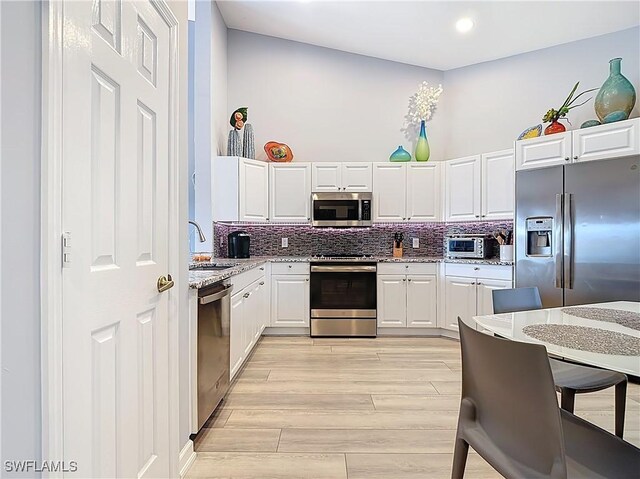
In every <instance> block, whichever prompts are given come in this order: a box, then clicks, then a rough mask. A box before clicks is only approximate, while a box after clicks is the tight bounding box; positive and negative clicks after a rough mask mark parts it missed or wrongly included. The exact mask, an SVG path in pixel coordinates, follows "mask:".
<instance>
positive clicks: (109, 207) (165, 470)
mask: <svg viewBox="0 0 640 479" xmlns="http://www.w3.org/2000/svg"><path fill="white" fill-rule="evenodd" d="M63 12H64V13H63V15H64V29H63V51H64V55H63V58H62V76H63V85H62V93H63V104H62V111H63V126H62V153H63V154H62V157H63V165H62V169H63V173H62V185H63V186H62V224H63V228H64V231H65V232H66V234H65V236H66V247H65V250H64V251H65V257H66V261H65V264H64V265H63V270H62V271H63V273H62V276H63V282H62V290H63V291H62V294H63V320H62V323H63V332H64V334H63V339H62V341H63V343H62V344H63V354H62V363H63V386H64V392H63V416H64V419H63V421H64V445H63V447H64V458H65V460H66V461H71V460H73V461H77V464H78V472H77V473H76V474H77V476H78V477H112V478H115V477H122V478H124V477H126V478H129V477H138V478H149V477H154V478H158V477H170V476H171V475H172V472H171V470H170V468H171V462H172V461H170V457H169V454H170V451H171V450H172V447H171V445H170V433H169V414H170V411H169V400H168V398H169V396H170V394H171V392H170V381H169V378H170V369H169V368H170V364H169V357H170V348H169V332H170V328H171V327H172V325H173V324H174V322H173V321H175V320H176V319H177V318H170V310H173V309H174V307H175V304H176V303H175V301H176V298H177V296H176V295H177V292H176V290H177V288H176V289H174V290H166V291H164V292H160V291H159V290H160V289H164V288H160V287H159V286H160V283H159V279H160V278H161V277H165V278H166V279H167V282H166V283H165V285H164V287H165V288H167V289H168V288H170V286H171V285H172V283H171V282H170V281H169V280H170V278H168V275H169V273H174V274H176V275H177V271H175V272H173V271H168V267H169V255H170V247H172V244H170V243H169V239H168V238H169V237H170V236H171V234H170V233H171V230H170V228H178V225H177V224H176V223H175V222H174V221H173V218H174V214H175V211H176V210H177V201H178V199H177V198H176V191H174V189H173V188H170V184H173V181H174V177H173V175H172V174H171V172H172V170H173V168H174V167H175V165H176V163H177V154H176V153H175V151H176V150H175V145H176V141H177V138H176V131H177V130H176V128H177V123H176V118H177V112H176V111H174V106H173V105H174V104H175V99H176V98H177V95H176V79H175V77H174V75H175V73H176V68H177V58H176V54H177V53H176V48H177V45H176V40H177V37H176V34H177V21H176V19H175V17H174V16H173V14H172V13H171V11H170V10H169V9H168V7H167V6H166V4H165V3H164V2H151V1H136V2H132V1H118V0H114V1H106V0H95V1H93V2H90V1H86V2H78V1H68V2H64V5H63ZM172 212H173V214H172ZM170 214H171V216H170Z"/></svg>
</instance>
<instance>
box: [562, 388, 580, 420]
mask: <svg viewBox="0 0 640 479" xmlns="http://www.w3.org/2000/svg"><path fill="white" fill-rule="evenodd" d="M575 403H576V391H575V389H569V388H562V389H561V391H560V407H561V408H562V409H564V410H565V411H567V412H570V413H571V414H573V408H574V405H575Z"/></svg>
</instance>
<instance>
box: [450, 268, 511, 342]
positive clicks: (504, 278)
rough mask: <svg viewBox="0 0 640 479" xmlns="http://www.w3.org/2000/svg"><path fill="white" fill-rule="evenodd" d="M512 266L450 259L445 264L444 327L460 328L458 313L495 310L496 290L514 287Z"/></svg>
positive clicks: (466, 314)
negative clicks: (449, 261)
mask: <svg viewBox="0 0 640 479" xmlns="http://www.w3.org/2000/svg"><path fill="white" fill-rule="evenodd" d="M512 281H513V269H512V267H511V266H502V265H489V264H471V263H464V264H458V263H450V264H445V278H444V284H445V287H444V302H445V304H444V315H443V316H442V318H441V320H442V321H443V323H442V324H441V325H440V327H442V328H445V329H449V330H452V331H457V330H458V316H460V318H462V319H463V320H465V319H470V318H472V317H473V316H480V315H484V314H492V313H493V299H492V293H491V292H492V291H493V290H494V289H507V288H511V287H512Z"/></svg>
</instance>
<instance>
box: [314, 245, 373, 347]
mask: <svg viewBox="0 0 640 479" xmlns="http://www.w3.org/2000/svg"><path fill="white" fill-rule="evenodd" d="M376 301H377V298H376V263H375V261H374V260H373V258H371V257H367V256H353V255H327V256H317V257H314V258H313V260H312V262H311V301H310V304H311V336H314V337H318V336H325V337H326V336H357V337H375V336H376V332H377V331H376Z"/></svg>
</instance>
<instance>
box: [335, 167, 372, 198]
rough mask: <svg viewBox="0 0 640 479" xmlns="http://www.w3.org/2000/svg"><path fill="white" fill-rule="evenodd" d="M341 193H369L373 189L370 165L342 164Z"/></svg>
mask: <svg viewBox="0 0 640 479" xmlns="http://www.w3.org/2000/svg"><path fill="white" fill-rule="evenodd" d="M341 167H342V168H341V169H342V181H341V183H342V191H345V192H347V193H348V192H354V191H365V192H370V191H372V189H373V168H372V164H371V163H364V162H349V163H342V165H341Z"/></svg>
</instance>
